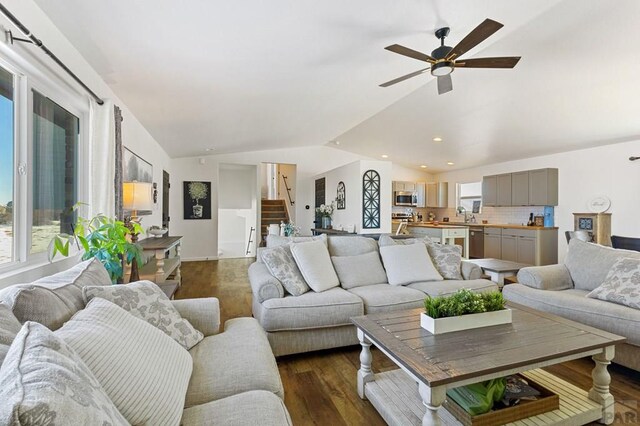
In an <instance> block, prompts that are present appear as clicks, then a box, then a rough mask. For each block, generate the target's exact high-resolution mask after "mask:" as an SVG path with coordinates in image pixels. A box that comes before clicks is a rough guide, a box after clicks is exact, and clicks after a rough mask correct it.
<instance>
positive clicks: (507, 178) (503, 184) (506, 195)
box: [496, 173, 511, 206]
mask: <svg viewBox="0 0 640 426" xmlns="http://www.w3.org/2000/svg"><path fill="white" fill-rule="evenodd" d="M497 178H498V200H497V202H496V205H497V206H510V205H511V173H506V174H504V175H498V176H497Z"/></svg>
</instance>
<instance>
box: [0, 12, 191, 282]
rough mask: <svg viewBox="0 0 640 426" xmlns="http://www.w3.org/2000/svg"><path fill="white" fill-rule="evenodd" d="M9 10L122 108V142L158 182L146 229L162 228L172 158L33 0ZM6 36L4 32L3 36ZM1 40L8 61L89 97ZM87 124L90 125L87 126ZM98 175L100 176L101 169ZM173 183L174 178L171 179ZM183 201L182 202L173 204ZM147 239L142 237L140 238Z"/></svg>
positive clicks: (32, 54) (39, 271) (18, 277)
mask: <svg viewBox="0 0 640 426" xmlns="http://www.w3.org/2000/svg"><path fill="white" fill-rule="evenodd" d="M2 3H3V5H4V6H5V7H7V9H9V10H10V11H11V13H13V14H14V15H15V16H16V17H17V18H18V19H19V20H20V21H22V22H23V24H24V25H26V26H27V27H28V28H29V29H30V30H31V31H32V33H33V34H35V35H36V36H37V37H38V38H40V39H41V40H42V41H43V42H44V44H45V45H46V46H47V47H48V48H49V49H50V50H51V51H52V52H53V53H55V54H56V55H57V56H58V57H59V58H61V59H62V61H63V62H64V63H65V64H66V65H67V66H68V67H69V68H70V69H71V70H72V71H73V72H74V73H75V74H77V75H78V76H79V77H80V79H82V80H83V81H84V82H85V83H86V84H87V85H88V86H89V87H90V88H91V89H92V90H93V91H94V92H96V93H97V94H98V95H99V96H101V97H102V98H104V99H111V100H112V101H113V102H114V104H116V105H118V106H119V107H120V108H121V109H122V115H123V122H122V139H123V143H124V145H125V146H127V147H128V148H130V149H131V150H132V151H133V152H135V153H136V154H138V155H139V156H141V157H142V158H143V159H145V160H146V161H148V162H150V163H151V164H152V165H153V179H154V182H157V183H158V189H159V193H158V203H157V205H156V206H155V207H154V210H153V214H152V215H150V216H145V217H144V219H143V226H144V227H145V228H147V227H149V226H151V225H160V224H161V221H162V170H163V169H164V170H167V171H170V169H169V165H170V162H169V156H168V155H167V154H166V152H165V151H164V150H163V149H162V147H160V145H159V144H158V143H157V142H156V141H155V139H154V138H153V137H152V136H151V135H150V134H149V132H147V130H146V129H145V128H144V126H143V125H142V124H141V123H140V122H139V121H138V120H137V119H136V117H135V116H134V115H133V113H132V112H131V111H130V110H129V109H128V108H127V106H126V105H125V104H124V102H122V101H121V100H120V99H119V98H118V97H117V96H116V95H115V93H114V92H113V91H112V90H111V89H110V88H109V86H107V84H106V83H105V82H104V80H103V79H102V77H100V75H99V74H98V73H97V72H96V71H95V70H94V69H93V68H91V66H90V65H89V64H88V63H87V62H86V61H85V59H84V58H83V57H82V55H81V54H80V53H79V52H78V51H77V50H76V49H75V48H74V47H73V45H72V44H71V43H70V42H69V41H68V40H67V39H66V38H65V37H64V35H63V34H62V33H61V32H60V31H59V30H58V29H57V28H56V27H55V25H53V23H52V22H51V21H50V20H49V18H48V17H47V16H46V15H45V14H44V13H43V12H42V10H40V8H39V7H38V6H37V5H36V3H35V2H34V1H33V0H5V1H3V2H2ZM0 26H2V27H4V28H5V29H10V30H12V31H13V33H14V35H16V36H18V37H20V36H22V35H21V34H20V33H19V31H18V30H17V29H16V28H15V27H14V26H13V25H12V24H10V23H9V21H8V20H6V19H5V18H4V17H2V16H0ZM3 36H4V33H3ZM1 40H2V41H0V54H2V55H6V56H7V57H8V58H9V59H11V58H12V57H15V56H16V55H18V56H21V57H23V58H28V60H29V61H30V62H32V63H34V64H40V65H38V68H39V69H43V70H46V72H47V73H48V74H51V75H52V76H53V78H54V79H55V80H56V82H57V83H58V84H59V85H61V86H62V87H64V88H65V90H69V91H72V92H75V93H77V94H79V95H80V96H83V97H86V98H88V96H87V95H86V93H85V92H84V91H83V90H82V89H80V88H79V86H78V85H77V83H75V82H73V81H72V80H71V79H70V78H69V77H68V76H66V74H64V72H63V71H62V70H61V69H60V68H59V67H58V66H57V65H55V64H54V63H53V61H52V60H51V59H50V58H49V57H47V56H46V55H44V53H42V52H41V51H40V49H37V48H36V47H34V46H33V45H25V44H20V43H18V44H16V45H14V46H8V45H5V44H4V37H2V38H1ZM85 124H88V123H85ZM95 173H100V171H99V170H97V171H95ZM172 181H173V179H172ZM111 190H112V188H105V191H111ZM175 202H181V201H175V200H174V201H173V202H172V203H175ZM143 237H144V236H143V235H141V238H143ZM74 262H75V260H73V259H67V260H63V261H61V262H56V263H55V264H52V265H50V264H44V265H41V266H39V267H36V268H31V269H29V270H28V271H22V272H16V271H14V273H11V274H5V275H3V276H0V288H2V287H5V286H7V285H10V284H13V283H16V282H24V281H29V280H33V279H35V278H38V277H40V276H43V275H47V274H51V273H54V272H57V271H60V270H62V269H65V268H66V267H68V266H69V265H71V264H72V263H74Z"/></svg>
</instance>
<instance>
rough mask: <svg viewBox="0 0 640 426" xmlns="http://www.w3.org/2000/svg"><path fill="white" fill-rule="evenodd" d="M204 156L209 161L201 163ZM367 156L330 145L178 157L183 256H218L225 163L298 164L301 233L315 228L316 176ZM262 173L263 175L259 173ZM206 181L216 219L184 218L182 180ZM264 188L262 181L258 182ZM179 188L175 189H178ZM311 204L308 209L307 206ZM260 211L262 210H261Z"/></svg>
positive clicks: (177, 226)
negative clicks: (220, 173) (220, 180)
mask: <svg viewBox="0 0 640 426" xmlns="http://www.w3.org/2000/svg"><path fill="white" fill-rule="evenodd" d="M200 158H204V160H205V164H204V165H201V164H200V162H199V159H200ZM362 159H366V157H362V156H360V155H357V154H353V153H349V152H345V151H341V150H338V149H335V148H331V147H326V146H310V147H302V148H287V149H275V150H267V151H253V152H244V153H235V154H222V155H210V156H203V157H189V158H175V159H173V160H171V170H172V173H173V174H172V177H171V180H172V182H173V183H174V184H173V185H172V193H171V197H172V200H173V201H172V202H171V206H170V209H171V210H170V213H171V218H172V219H171V227H172V228H171V233H172V234H174V235H183V236H184V240H183V244H182V255H183V257H184V259H187V260H195V259H216V257H217V253H218V244H217V228H218V226H217V224H218V217H217V211H218V190H217V188H218V169H219V164H221V163H233V164H254V165H256V166H257V165H260V164H261V163H281V164H282V163H284V164H295V165H296V166H297V167H296V205H295V211H296V219H297V221H296V225H298V226H300V229H301V233H303V234H306V235H309V234H311V228H313V220H314V213H313V206H314V187H313V176H315V175H317V174H319V173H321V172H323V171H325V170H331V169H333V168H336V167H339V166H342V165H344V164H348V163H352V162H354V161H357V160H362ZM258 176H260V174H258ZM185 180H202V181H210V182H211V183H212V209H211V211H212V219H211V220H208V221H207V220H184V219H182V217H183V212H182V201H181V200H182V182H183V181H185ZM257 185H258V186H257V187H258V188H259V187H261V182H258V183H257ZM174 189H175V190H174ZM306 206H309V209H308V210H307V209H306V208H305V207H306ZM258 213H259V212H258Z"/></svg>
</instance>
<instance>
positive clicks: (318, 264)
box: [291, 241, 340, 292]
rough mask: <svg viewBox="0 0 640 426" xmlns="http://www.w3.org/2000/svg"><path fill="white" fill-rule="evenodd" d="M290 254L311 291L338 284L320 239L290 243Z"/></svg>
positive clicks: (322, 289) (324, 246) (327, 252)
mask: <svg viewBox="0 0 640 426" xmlns="http://www.w3.org/2000/svg"><path fill="white" fill-rule="evenodd" d="M291 254H293V258H294V259H295V260H296V264H297V265H298V268H300V272H301V273H302V276H303V277H304V280H305V281H306V282H307V284H308V285H309V287H311V288H312V289H313V291H317V292H321V291H325V290H328V289H330V288H333V287H337V286H339V285H340V281H338V276H337V275H336V271H335V270H334V269H333V264H332V263H331V257H329V250H327V246H326V245H325V244H324V243H323V242H321V241H311V242H307V243H294V244H291Z"/></svg>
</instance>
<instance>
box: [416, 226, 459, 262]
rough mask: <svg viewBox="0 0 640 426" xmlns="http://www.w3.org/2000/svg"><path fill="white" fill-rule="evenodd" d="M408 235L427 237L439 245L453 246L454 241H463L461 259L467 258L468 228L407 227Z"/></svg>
mask: <svg viewBox="0 0 640 426" xmlns="http://www.w3.org/2000/svg"><path fill="white" fill-rule="evenodd" d="M408 229H409V233H410V234H411V235H415V236H416V237H429V238H431V239H432V240H434V241H436V242H439V243H441V244H451V245H455V244H456V240H460V239H461V240H463V243H462V257H464V258H465V259H468V258H469V228H468V227H466V226H451V225H450V226H447V225H439V226H435V225H433V226H412V225H411V224H409V225H408Z"/></svg>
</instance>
